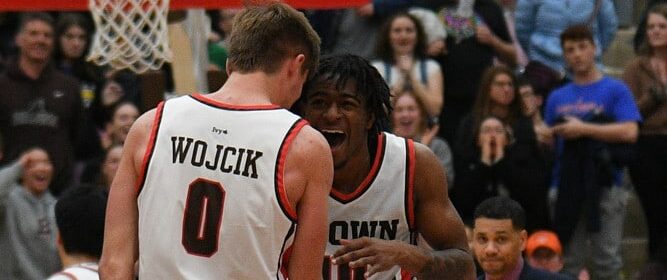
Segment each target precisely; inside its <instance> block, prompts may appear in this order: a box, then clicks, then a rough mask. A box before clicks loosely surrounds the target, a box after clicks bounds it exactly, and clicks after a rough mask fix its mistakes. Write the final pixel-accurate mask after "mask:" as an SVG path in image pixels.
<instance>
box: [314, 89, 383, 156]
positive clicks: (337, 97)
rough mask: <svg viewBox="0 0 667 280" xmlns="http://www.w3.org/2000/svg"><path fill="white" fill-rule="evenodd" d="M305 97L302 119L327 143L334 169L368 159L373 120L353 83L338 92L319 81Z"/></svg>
mask: <svg viewBox="0 0 667 280" xmlns="http://www.w3.org/2000/svg"><path fill="white" fill-rule="evenodd" d="M304 94H305V95H306V100H307V101H306V103H305V104H304V108H303V111H304V118H305V119H306V120H308V122H310V124H311V125H312V126H313V127H314V128H315V129H317V130H319V131H320V132H322V134H323V135H324V137H325V138H326V139H327V141H328V142H329V145H330V146H331V152H332V154H333V159H334V168H335V169H339V168H342V167H344V166H346V164H347V163H353V162H354V161H355V159H357V158H359V157H363V156H366V157H368V156H369V155H368V144H367V139H368V130H369V129H370V128H371V127H372V125H373V121H374V119H373V117H372V116H370V115H369V114H368V112H367V111H366V107H365V106H366V104H365V101H364V100H363V99H362V97H360V96H359V95H358V94H357V93H356V85H355V82H354V81H352V80H349V81H348V82H347V83H346V84H345V86H344V87H343V88H341V89H336V86H335V84H334V83H332V82H330V81H320V82H319V83H316V84H315V85H314V86H313V87H311V88H310V89H309V90H308V92H305V93H304Z"/></svg>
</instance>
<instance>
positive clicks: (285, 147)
mask: <svg viewBox="0 0 667 280" xmlns="http://www.w3.org/2000/svg"><path fill="white" fill-rule="evenodd" d="M307 124H308V122H307V121H305V120H303V119H299V120H298V121H297V122H295V123H294V124H293V125H292V127H291V128H290V129H289V131H288V132H287V136H285V139H283V143H282V144H280V151H279V152H278V158H277V160H276V177H275V178H276V179H275V186H276V198H278V204H279V205H280V208H281V209H282V210H283V213H285V215H286V216H287V217H288V218H289V219H290V220H292V222H295V223H296V222H297V214H296V209H295V208H294V207H292V205H290V203H289V199H288V197H287V191H286V190H285V162H286V160H287V153H288V152H289V149H290V146H291V145H292V141H294V138H296V135H297V134H299V131H301V129H302V128H303V127H304V126H306V125H307Z"/></svg>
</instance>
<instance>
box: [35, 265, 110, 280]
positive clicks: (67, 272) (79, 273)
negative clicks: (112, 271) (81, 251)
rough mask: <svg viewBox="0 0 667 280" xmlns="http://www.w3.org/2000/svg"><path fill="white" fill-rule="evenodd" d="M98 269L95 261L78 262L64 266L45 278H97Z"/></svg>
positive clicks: (81, 279)
mask: <svg viewBox="0 0 667 280" xmlns="http://www.w3.org/2000/svg"><path fill="white" fill-rule="evenodd" d="M98 270H99V269H98V265H97V263H94V262H89V263H80V264H76V265H72V266H68V267H66V268H65V269H63V270H62V271H60V272H58V273H56V274H53V275H51V277H49V278H48V279H47V280H99V279H100V275H99V274H98Z"/></svg>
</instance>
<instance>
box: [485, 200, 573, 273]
mask: <svg viewBox="0 0 667 280" xmlns="http://www.w3.org/2000/svg"><path fill="white" fill-rule="evenodd" d="M474 219H475V227H474V229H473V242H472V249H473V251H474V252H475V257H476V258H477V261H479V264H480V266H481V267H482V269H483V270H484V275H480V276H479V278H478V279H479V280H484V279H487V280H495V279H513V280H516V279H519V280H531V279H535V280H550V279H555V280H564V279H571V278H568V277H566V276H563V275H559V274H555V273H551V272H548V271H544V270H539V269H535V268H533V267H531V266H530V264H528V263H524V261H523V257H522V256H521V252H522V251H523V250H524V249H526V239H527V238H528V233H527V232H526V229H525V226H526V214H525V212H524V211H523V208H521V205H519V203H517V202H516V201H514V200H512V199H510V198H507V197H502V196H496V197H491V198H488V199H486V200H484V201H482V203H480V204H479V205H478V206H477V208H476V209H475V214H474Z"/></svg>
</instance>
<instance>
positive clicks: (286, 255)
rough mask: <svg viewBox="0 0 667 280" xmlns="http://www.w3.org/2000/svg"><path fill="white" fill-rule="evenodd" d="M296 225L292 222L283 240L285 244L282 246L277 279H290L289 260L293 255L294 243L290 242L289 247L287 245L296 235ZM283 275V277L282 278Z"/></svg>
mask: <svg viewBox="0 0 667 280" xmlns="http://www.w3.org/2000/svg"><path fill="white" fill-rule="evenodd" d="M295 228H296V225H295V224H292V225H291V226H290V228H289V230H288V231H287V234H286V235H285V239H284V240H283V245H282V246H281V248H280V255H279V257H278V270H277V271H276V280H279V279H289V271H288V268H289V261H290V257H291V256H292V244H293V242H292V244H289V246H288V247H287V248H285V245H287V241H288V240H289V239H290V238H291V237H292V235H294V231H295ZM280 276H282V278H280Z"/></svg>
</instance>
